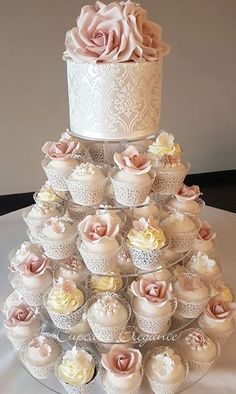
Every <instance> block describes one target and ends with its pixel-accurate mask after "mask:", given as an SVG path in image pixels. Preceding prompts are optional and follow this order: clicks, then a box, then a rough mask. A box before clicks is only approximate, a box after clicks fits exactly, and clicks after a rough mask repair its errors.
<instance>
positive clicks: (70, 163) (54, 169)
mask: <svg viewBox="0 0 236 394" xmlns="http://www.w3.org/2000/svg"><path fill="white" fill-rule="evenodd" d="M42 151H43V153H45V155H46V159H45V160H43V161H42V167H43V169H44V171H45V173H46V175H47V177H48V180H49V182H50V185H51V186H52V188H53V189H54V190H57V191H67V190H68V187H67V185H66V183H65V180H64V177H65V176H66V175H67V174H68V172H69V171H70V170H71V169H72V168H75V167H76V165H77V163H78V161H77V160H76V159H75V158H73V157H74V156H75V155H76V154H78V152H79V143H77V142H75V141H68V140H60V141H58V142H51V141H49V142H46V143H45V144H44V146H43V148H42Z"/></svg>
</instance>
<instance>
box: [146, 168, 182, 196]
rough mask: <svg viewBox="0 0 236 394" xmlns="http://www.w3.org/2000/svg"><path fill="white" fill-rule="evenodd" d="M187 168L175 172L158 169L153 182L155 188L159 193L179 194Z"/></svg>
mask: <svg viewBox="0 0 236 394" xmlns="http://www.w3.org/2000/svg"><path fill="white" fill-rule="evenodd" d="M186 175H187V169H186V168H185V170H180V171H175V172H174V171H173V172H167V171H166V172H165V171H158V170H157V172H156V178H155V180H154V184H153V190H154V192H155V193H159V194H177V193H178V191H179V190H180V188H181V186H182V185H183V181H184V178H185V177H186Z"/></svg>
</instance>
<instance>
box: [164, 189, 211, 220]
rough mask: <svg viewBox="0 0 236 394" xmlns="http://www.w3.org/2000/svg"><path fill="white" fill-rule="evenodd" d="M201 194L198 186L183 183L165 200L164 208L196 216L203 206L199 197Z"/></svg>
mask: <svg viewBox="0 0 236 394" xmlns="http://www.w3.org/2000/svg"><path fill="white" fill-rule="evenodd" d="M201 194H202V193H201V192H200V189H199V186H196V185H192V186H187V185H183V186H182V187H181V188H180V190H179V191H178V193H177V194H175V195H174V196H173V197H171V198H170V199H169V200H168V201H167V203H166V208H167V209H168V210H169V211H179V212H181V213H187V214H190V215H193V216H197V215H199V214H200V212H201V210H202V207H203V206H204V202H203V200H201V199H200V195H201Z"/></svg>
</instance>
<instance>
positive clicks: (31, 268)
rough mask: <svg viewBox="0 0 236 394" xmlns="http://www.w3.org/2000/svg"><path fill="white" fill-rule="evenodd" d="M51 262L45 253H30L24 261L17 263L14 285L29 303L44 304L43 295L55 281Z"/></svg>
mask: <svg viewBox="0 0 236 394" xmlns="http://www.w3.org/2000/svg"><path fill="white" fill-rule="evenodd" d="M49 264H50V262H49V260H48V259H47V258H46V257H45V256H44V255H40V256H37V255H36V254H34V253H30V254H29V256H28V257H27V259H26V260H25V261H24V262H22V263H19V264H18V265H17V267H16V273H15V275H14V277H13V281H12V285H13V287H14V288H15V289H16V290H17V291H18V292H19V294H20V295H21V296H22V298H23V299H24V300H25V301H26V302H27V304H29V305H32V306H40V305H42V303H43V296H44V294H45V292H46V291H47V289H49V287H50V286H51V285H52V281H53V276H52V270H51V269H50V266H49Z"/></svg>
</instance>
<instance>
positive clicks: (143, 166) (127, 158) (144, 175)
mask: <svg viewBox="0 0 236 394" xmlns="http://www.w3.org/2000/svg"><path fill="white" fill-rule="evenodd" d="M114 161H115V164H116V165H117V166H118V168H119V171H118V172H114V174H113V175H112V178H111V181H112V186H113V191H114V195H115V199H116V201H117V202H118V203H120V204H122V205H128V206H136V205H140V204H142V202H143V201H144V200H145V199H146V198H147V196H148V195H149V193H150V192H151V188H152V182H153V180H152V177H151V175H150V170H151V161H150V160H149V159H148V157H147V156H146V155H144V154H141V153H139V151H138V150H137V149H136V148H135V147H134V146H132V145H130V146H128V148H127V149H126V150H125V151H123V152H122V153H115V154H114Z"/></svg>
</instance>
